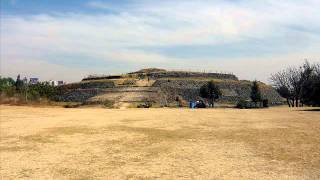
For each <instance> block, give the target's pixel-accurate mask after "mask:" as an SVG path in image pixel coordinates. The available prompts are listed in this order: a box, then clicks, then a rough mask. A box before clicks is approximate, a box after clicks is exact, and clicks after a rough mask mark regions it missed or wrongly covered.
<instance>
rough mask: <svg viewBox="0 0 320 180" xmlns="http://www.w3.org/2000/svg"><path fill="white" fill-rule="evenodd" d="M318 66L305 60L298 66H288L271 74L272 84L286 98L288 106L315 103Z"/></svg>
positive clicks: (317, 85)
mask: <svg viewBox="0 0 320 180" xmlns="http://www.w3.org/2000/svg"><path fill="white" fill-rule="evenodd" d="M319 66H320V65H319V64H310V63H309V62H308V61H307V60H306V61H305V62H304V63H303V65H302V66H300V67H299V68H296V67H289V68H287V69H285V70H282V71H280V72H278V73H276V74H272V75H271V81H272V83H273V86H274V87H275V89H276V90H277V91H278V93H279V94H280V95H281V96H282V97H284V98H286V99H287V103H288V105H289V107H295V106H296V107H299V106H300V105H303V104H308V105H310V104H312V105H314V104H317V98H318V96H319V95H318V94H319V93H318V92H319V90H318V89H319V88H318V87H319V73H318V72H319V71H320V70H319V69H320V68H319Z"/></svg>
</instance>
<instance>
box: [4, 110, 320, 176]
mask: <svg viewBox="0 0 320 180" xmlns="http://www.w3.org/2000/svg"><path fill="white" fill-rule="evenodd" d="M0 109H1V113H0V114H1V124H0V125H1V129H0V130H1V134H0V135H1V143H0V153H1V154H0V155H1V164H0V165H1V169H0V174H1V179H19V178H21V179H320V112H319V111H303V109H289V108H284V107H282V108H270V109H262V110H238V109H204V110H191V109H119V110H108V109H98V108H82V109H63V108H39V107H38V108H36V107H18V106H0Z"/></svg>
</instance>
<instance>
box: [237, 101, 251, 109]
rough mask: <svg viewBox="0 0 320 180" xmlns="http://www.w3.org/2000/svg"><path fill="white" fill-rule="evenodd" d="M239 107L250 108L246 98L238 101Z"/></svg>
mask: <svg viewBox="0 0 320 180" xmlns="http://www.w3.org/2000/svg"><path fill="white" fill-rule="evenodd" d="M236 107H237V108H239V109H247V108H248V103H247V101H246V100H243V99H242V100H240V101H239V102H238V103H237V106H236Z"/></svg>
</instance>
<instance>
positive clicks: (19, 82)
mask: <svg viewBox="0 0 320 180" xmlns="http://www.w3.org/2000/svg"><path fill="white" fill-rule="evenodd" d="M15 86H16V90H17V91H18V92H19V93H21V92H22V91H23V88H24V87H23V81H22V80H21V79H20V74H19V75H18V76H17V80H16V83H15Z"/></svg>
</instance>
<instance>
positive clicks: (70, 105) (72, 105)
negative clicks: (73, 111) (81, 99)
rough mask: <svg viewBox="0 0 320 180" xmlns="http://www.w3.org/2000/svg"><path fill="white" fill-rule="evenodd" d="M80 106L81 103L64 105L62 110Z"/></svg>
mask: <svg viewBox="0 0 320 180" xmlns="http://www.w3.org/2000/svg"><path fill="white" fill-rule="evenodd" d="M80 106H81V103H72V102H70V103H67V104H66V105H64V106H63V107H64V108H78V107H80Z"/></svg>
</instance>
